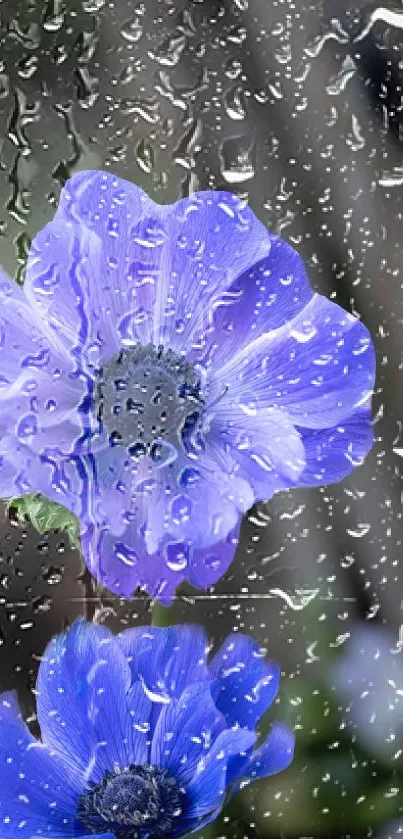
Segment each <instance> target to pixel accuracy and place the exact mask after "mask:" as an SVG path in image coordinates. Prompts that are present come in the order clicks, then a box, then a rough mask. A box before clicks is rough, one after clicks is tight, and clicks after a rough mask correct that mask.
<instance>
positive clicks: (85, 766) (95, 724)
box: [37, 620, 132, 781]
mask: <svg viewBox="0 0 403 839" xmlns="http://www.w3.org/2000/svg"><path fill="white" fill-rule="evenodd" d="M129 688H130V670H129V667H128V665H127V662H126V660H125V658H124V656H123V655H122V653H121V651H120V649H119V646H118V644H117V643H116V641H115V639H114V637H113V635H112V634H111V633H110V632H109V631H108V630H107V629H106V628H105V627H102V626H97V625H95V624H92V625H91V624H86V623H85V622H84V621H81V620H78V621H76V622H75V624H73V626H72V627H71V628H70V629H69V630H68V631H67V632H66V633H64V634H63V635H60V636H57V637H56V638H55V639H54V640H53V641H51V643H50V644H49V646H48V647H47V649H46V651H45V655H44V657H43V659H42V661H41V665H40V668H39V674H38V681H37V696H38V700H37V702H38V720H39V725H40V727H41V733H42V738H43V740H44V743H45V744H46V745H47V746H48V747H49V748H51V749H54V751H55V752H56V753H57V754H63V755H65V756H66V760H68V761H69V762H70V764H71V765H75V766H77V767H79V769H80V771H81V773H82V774H83V775H84V777H85V778H86V780H94V781H99V780H100V778H101V777H102V775H103V773H104V772H105V771H106V770H107V769H111V768H112V769H113V768H114V767H115V766H117V767H125V766H127V765H128V763H129V762H130V756H131V754H132V742H131V735H132V725H131V720H130V714H129V709H128V704H127V700H126V694H127V692H128V690H129Z"/></svg>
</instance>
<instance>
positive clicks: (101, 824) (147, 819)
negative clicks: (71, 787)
mask: <svg viewBox="0 0 403 839" xmlns="http://www.w3.org/2000/svg"><path fill="white" fill-rule="evenodd" d="M182 796H183V793H182V790H181V789H180V787H179V786H178V784H177V783H176V781H175V780H174V779H173V778H171V777H170V776H169V775H168V773H167V771H166V769H159V768H158V767H157V766H135V765H134V764H131V765H130V766H129V767H128V768H127V769H124V770H122V771H116V772H105V775H104V777H103V778H102V781H101V782H100V783H99V784H91V787H90V789H89V790H88V791H87V792H85V793H84V794H83V795H81V796H80V798H79V800H78V806H77V818H78V819H79V820H80V822H81V823H82V824H83V825H85V827H86V828H87V830H89V831H90V832H91V833H106V832H108V831H110V832H111V833H114V834H115V836H116V837H117V839H142V837H146V836H147V837H154V836H155V837H158V836H163V835H165V834H167V833H170V831H171V830H172V828H173V826H174V823H175V820H176V819H178V817H179V816H180V815H181V802H182Z"/></svg>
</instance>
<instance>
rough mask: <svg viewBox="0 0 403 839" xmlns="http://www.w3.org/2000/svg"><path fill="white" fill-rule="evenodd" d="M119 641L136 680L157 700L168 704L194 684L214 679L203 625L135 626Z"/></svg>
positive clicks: (122, 635)
mask: <svg viewBox="0 0 403 839" xmlns="http://www.w3.org/2000/svg"><path fill="white" fill-rule="evenodd" d="M117 641H118V643H119V646H120V648H121V650H122V652H123V654H124V656H125V658H126V660H127V662H128V664H129V666H130V670H131V677H132V681H133V682H135V681H137V679H140V680H141V682H142V683H143V685H144V689H145V691H146V692H147V695H148V696H150V697H151V698H152V701H153V702H159V703H162V704H164V703H167V702H168V701H169V699H171V698H175V697H176V698H178V697H180V696H181V695H182V693H183V691H184V690H185V688H186V687H188V685H189V684H190V683H193V682H204V681H210V677H209V671H208V668H207V664H206V650H207V638H206V635H205V632H204V630H203V629H202V628H201V627H199V626H190V625H186V624H185V625H183V626H170V627H167V628H166V629H161V628H158V627H154V626H149V627H148V626H147V627H135V628H134V629H126V630H125V631H124V632H121V633H120V635H118V636H117Z"/></svg>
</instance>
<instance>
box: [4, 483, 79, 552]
mask: <svg viewBox="0 0 403 839" xmlns="http://www.w3.org/2000/svg"><path fill="white" fill-rule="evenodd" d="M7 504H8V509H9V510H13V511H14V514H15V515H16V519H17V522H18V523H19V524H24V523H25V522H26V521H27V520H28V521H30V522H31V524H32V525H33V527H34V528H35V530H37V531H38V533H40V534H41V535H42V534H43V533H48V531H49V530H61V531H63V532H64V533H67V535H68V537H69V539H70V543H71V544H72V545H73V546H74V547H75V548H79V547H80V536H79V526H78V520H77V519H76V517H75V516H73V514H72V513H70V512H69V510H66V508H65V507H62V506H61V505H60V504H55V502H54V501H49V499H48V498H45V497H44V496H43V495H41V494H40V493H39V492H31V493H29V495H23V496H22V497H17V498H11V499H9V500H8V502H7Z"/></svg>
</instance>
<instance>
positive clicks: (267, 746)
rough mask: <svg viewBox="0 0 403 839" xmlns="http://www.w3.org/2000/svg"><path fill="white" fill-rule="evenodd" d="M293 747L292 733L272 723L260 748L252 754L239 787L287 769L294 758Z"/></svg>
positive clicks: (279, 724)
mask: <svg viewBox="0 0 403 839" xmlns="http://www.w3.org/2000/svg"><path fill="white" fill-rule="evenodd" d="M294 746H295V737H294V735H293V733H292V731H290V729H289V728H287V726H286V725H282V724H281V723H278V722H276V723H274V725H273V726H272V728H271V731H270V734H269V735H268V736H267V737H266V739H265V741H264V743H263V744H262V746H260V748H259V749H256V751H255V752H253V754H252V757H251V759H250V761H249V766H248V771H247V773H245V774H244V776H243V779H242V781H241V782H240V784H239V786H240V787H243V786H245V781H249V783H250V782H251V781H254V780H256V779H257V778H267V777H268V776H269V775H276V774H277V772H282V771H283V769H287V766H289V765H290V763H291V761H292V759H293V757H294Z"/></svg>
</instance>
